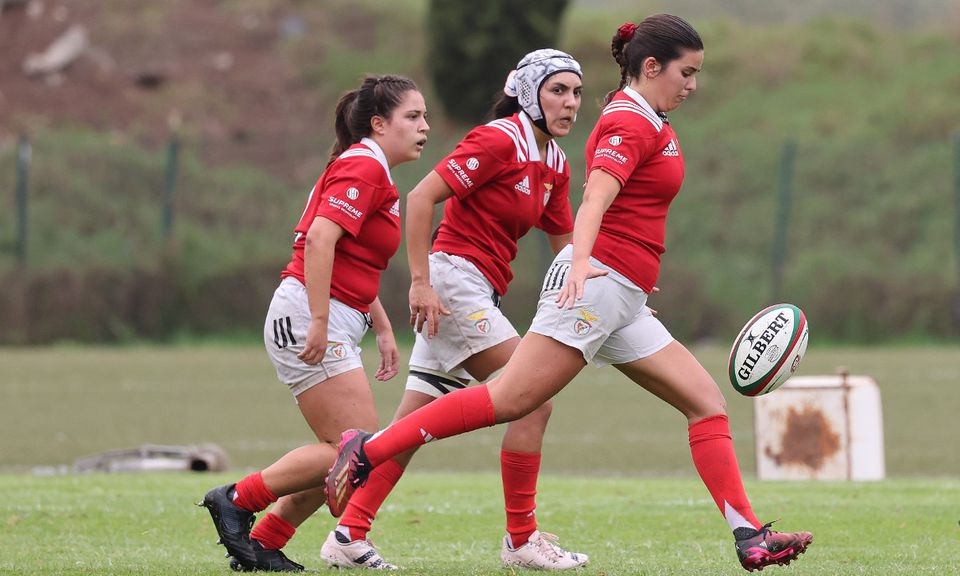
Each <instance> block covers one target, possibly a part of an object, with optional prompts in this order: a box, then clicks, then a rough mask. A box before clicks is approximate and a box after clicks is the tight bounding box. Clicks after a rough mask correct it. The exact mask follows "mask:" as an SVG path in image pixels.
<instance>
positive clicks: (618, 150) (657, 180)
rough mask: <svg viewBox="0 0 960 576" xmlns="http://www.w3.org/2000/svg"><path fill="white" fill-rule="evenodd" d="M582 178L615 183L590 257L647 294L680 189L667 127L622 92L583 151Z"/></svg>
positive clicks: (678, 161) (677, 156) (679, 165)
mask: <svg viewBox="0 0 960 576" xmlns="http://www.w3.org/2000/svg"><path fill="white" fill-rule="evenodd" d="M586 160H587V177H588V178H589V175H590V172H591V171H592V170H596V169H600V170H603V171H604V172H607V173H609V174H610V175H612V176H613V177H614V178H616V179H617V180H619V181H620V185H621V189H620V193H619V194H617V197H616V198H615V199H614V200H613V203H612V204H611V205H610V208H608V209H607V211H606V212H605V213H604V215H603V220H602V221H601V223H600V233H599V235H598V236H597V242H596V244H594V247H593V254H592V255H593V257H594V258H596V259H598V260H600V261H601V262H603V263H604V264H606V265H607V266H610V267H611V268H613V269H614V270H616V271H617V272H619V273H621V274H623V275H624V276H626V277H627V278H629V279H630V280H631V281H632V282H633V283H634V284H636V285H637V286H639V287H640V288H642V289H643V290H645V291H646V292H650V291H651V290H652V289H653V286H654V285H655V284H656V282H657V276H658V274H659V273H660V255H661V254H663V252H664V247H663V241H664V227H665V223H666V219H667V209H668V208H669V207H670V202H671V201H672V200H673V198H674V196H676V195H677V193H678V192H679V191H680V185H681V184H683V155H682V154H681V153H680V147H679V146H677V136H676V134H674V132H673V128H671V127H670V124H669V123H667V122H665V121H664V120H663V118H661V117H660V116H658V115H657V113H656V112H654V111H653V108H651V107H650V105H649V104H648V103H647V101H646V100H644V98H643V96H641V95H640V94H639V93H637V92H636V91H635V90H632V89H631V88H629V87H627V88H625V89H624V90H622V91H620V92H617V93H616V95H614V97H613V100H611V102H610V104H608V105H607V106H606V107H605V108H604V109H603V112H602V113H601V115H600V119H599V120H598V121H597V125H596V126H595V127H594V129H593V132H592V133H591V134H590V138H589V139H588V140H587V147H586Z"/></svg>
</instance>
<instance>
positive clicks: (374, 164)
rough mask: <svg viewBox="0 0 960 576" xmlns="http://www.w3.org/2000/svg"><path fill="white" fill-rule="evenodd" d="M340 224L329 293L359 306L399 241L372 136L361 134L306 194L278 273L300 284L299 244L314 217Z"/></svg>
mask: <svg viewBox="0 0 960 576" xmlns="http://www.w3.org/2000/svg"><path fill="white" fill-rule="evenodd" d="M320 216H322V217H324V218H327V219H328V220H332V221H333V222H336V223H337V224H338V225H339V226H340V227H341V228H343V229H344V231H345V232H346V234H344V235H343V236H342V237H341V238H340V240H339V241H338V242H337V246H336V249H335V252H334V259H333V275H332V277H331V280H330V296H331V297H333V298H336V299H337V300H340V301H341V302H343V303H344V304H346V305H348V306H350V307H351V308H355V309H357V310H359V311H361V312H368V311H369V310H370V303H371V302H373V300H374V299H375V298H376V297H377V289H378V287H379V285H380V272H382V271H383V270H384V269H386V267H387V263H388V262H389V260H390V257H391V256H393V255H394V254H395V253H396V251H397V248H399V247H400V195H399V194H398V193H397V188H396V186H394V184H393V179H392V178H391V177H390V167H389V165H388V164H387V158H386V156H384V154H383V150H381V149H380V146H378V145H377V143H376V142H374V141H373V140H370V139H369V138H364V139H363V140H362V141H361V142H360V143H358V144H354V145H353V146H351V147H350V148H348V149H347V150H346V151H344V152H343V154H341V155H340V156H339V157H338V158H337V159H336V160H334V162H333V164H331V165H330V167H329V168H327V170H326V171H325V172H324V173H323V176H321V177H320V180H319V181H318V182H317V183H316V185H315V186H314V187H313V190H312V191H311V192H310V196H309V197H308V198H307V205H306V207H305V208H304V210H303V215H302V216H301V217H300V222H299V224H297V227H296V228H295V229H294V232H295V237H294V242H293V255H292V257H291V258H290V263H289V264H287V267H286V269H284V271H283V274H282V275H281V276H282V277H283V278H286V277H287V276H293V277H294V278H296V279H297V280H299V281H300V282H302V283H304V285H305V284H306V280H304V275H303V247H304V243H305V241H306V236H307V230H309V229H310V225H311V224H312V223H313V220H314V219H315V218H317V217H320Z"/></svg>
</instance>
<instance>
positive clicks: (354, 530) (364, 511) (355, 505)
mask: <svg viewBox="0 0 960 576" xmlns="http://www.w3.org/2000/svg"><path fill="white" fill-rule="evenodd" d="M402 475H403V467H402V466H400V465H399V464H397V461H396V460H387V461H386V462H384V463H383V464H381V465H380V466H377V467H376V468H374V469H373V471H372V472H370V477H369V478H368V479H367V483H366V484H365V485H363V487H361V488H357V491H356V492H354V493H353V496H351V497H350V503H349V504H347V508H346V509H345V510H344V511H343V516H341V517H340V524H339V525H340V526H345V527H347V528H349V529H350V540H351V541H355V540H366V538H367V532H369V531H370V526H371V524H372V523H373V521H374V519H375V518H376V517H377V511H378V510H380V506H381V505H383V501H384V500H386V499H387V496H388V495H389V494H390V491H391V490H393V487H394V486H396V485H397V482H399V481H400V477H401V476H402Z"/></svg>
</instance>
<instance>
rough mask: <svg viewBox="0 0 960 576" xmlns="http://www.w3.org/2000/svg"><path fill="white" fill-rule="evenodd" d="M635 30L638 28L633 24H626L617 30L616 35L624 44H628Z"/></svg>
mask: <svg viewBox="0 0 960 576" xmlns="http://www.w3.org/2000/svg"><path fill="white" fill-rule="evenodd" d="M637 28H639V26H637V25H636V24H634V23H633V22H627V23H626V24H624V25H623V26H621V27H620V28H619V29H617V34H618V35H619V36H620V39H621V40H623V41H624V42H629V41H631V40H633V33H634V32H636V30H637Z"/></svg>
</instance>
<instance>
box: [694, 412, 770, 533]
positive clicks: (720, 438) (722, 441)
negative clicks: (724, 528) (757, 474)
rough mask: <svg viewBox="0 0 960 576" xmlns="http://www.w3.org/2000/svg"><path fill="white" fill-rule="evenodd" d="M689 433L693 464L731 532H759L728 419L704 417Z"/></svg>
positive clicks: (722, 416) (719, 416) (725, 417)
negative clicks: (734, 448) (739, 529)
mask: <svg viewBox="0 0 960 576" xmlns="http://www.w3.org/2000/svg"><path fill="white" fill-rule="evenodd" d="M688 432H689V435H690V452H691V453H692V454H693V463H694V465H695V466H696V467H697V472H699V473H700V478H701V479H703V483H704V484H706V486H707V490H709V491H710V495H711V496H713V501H714V502H716V503H717V507H718V508H720V512H721V513H722V514H723V517H724V518H726V520H727V524H729V525H730V529H731V530H735V529H736V528H739V527H746V526H750V527H752V528H755V529H760V526H761V523H760V521H759V520H757V517H756V516H754V515H753V510H752V509H751V508H750V501H749V500H747V493H746V491H744V489H743V480H742V479H741V478H740V466H739V465H738V464H737V455H736V453H735V452H734V450H733V439H732V437H731V436H730V423H729V421H728V420H727V416H726V415H725V414H719V415H717V416H711V417H709V418H704V419H703V420H700V421H699V422H696V423H694V424H693V425H691V426H690V428H689V430H688Z"/></svg>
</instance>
